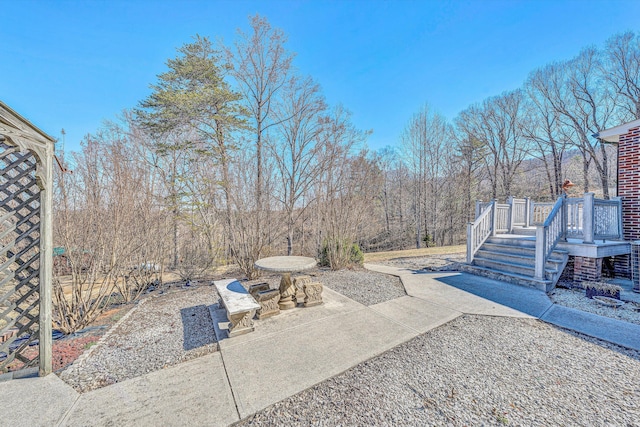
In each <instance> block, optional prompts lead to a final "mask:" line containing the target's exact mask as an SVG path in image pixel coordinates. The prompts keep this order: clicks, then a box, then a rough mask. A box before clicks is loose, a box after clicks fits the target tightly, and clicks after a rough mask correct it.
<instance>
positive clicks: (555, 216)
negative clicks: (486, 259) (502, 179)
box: [467, 193, 623, 278]
mask: <svg viewBox="0 0 640 427" xmlns="http://www.w3.org/2000/svg"><path fill="white" fill-rule="evenodd" d="M529 226H536V227H537V229H536V277H538V278H544V265H545V263H546V260H547V259H548V257H549V255H550V254H551V252H552V251H553V249H554V248H555V246H556V245H557V244H558V242H559V241H560V240H566V239H579V240H582V243H593V242H594V240H605V239H607V240H619V239H622V236H623V234H622V201H621V200H620V198H614V199H612V200H603V199H596V198H595V197H594V194H593V193H584V197H564V196H563V197H560V198H559V199H558V200H557V201H556V202H555V203H547V202H542V203H540V202H533V201H530V200H529V199H528V198H524V199H515V198H513V197H509V198H508V199H507V203H497V202H496V201H491V202H481V201H479V202H476V220H475V221H474V222H472V223H469V224H468V226H467V262H471V261H473V257H474V255H475V253H476V252H477V250H478V249H479V248H480V246H482V244H483V243H484V242H485V241H486V240H487V238H488V237H489V236H491V235H495V234H497V233H511V232H513V229H514V227H529Z"/></svg>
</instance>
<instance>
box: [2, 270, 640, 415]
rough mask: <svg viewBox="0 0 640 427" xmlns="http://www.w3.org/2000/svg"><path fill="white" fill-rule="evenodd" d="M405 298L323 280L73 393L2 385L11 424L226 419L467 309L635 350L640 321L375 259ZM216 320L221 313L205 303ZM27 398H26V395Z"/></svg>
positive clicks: (47, 384) (40, 384)
mask: <svg viewBox="0 0 640 427" xmlns="http://www.w3.org/2000/svg"><path fill="white" fill-rule="evenodd" d="M366 267H367V268H368V269H370V270H373V271H378V272H381V273H387V274H393V275H397V276H399V277H400V278H401V279H402V282H403V284H404V286H405V288H406V291H407V294H408V295H407V296H404V297H401V298H396V299H394V300H391V301H386V302H383V303H380V304H376V305H373V306H370V307H367V306H364V305H362V304H360V303H357V302H355V301H353V300H351V299H349V298H346V297H344V296H343V295H341V294H338V293H337V292H334V291H332V290H331V289H327V288H325V292H324V294H323V298H324V301H325V303H324V304H323V305H321V306H317V307H311V308H305V309H295V310H288V311H283V312H282V314H281V315H279V316H275V317H271V318H269V319H265V320H261V321H257V322H256V326H255V331H254V332H252V333H249V334H246V335H240V336H237V337H234V338H231V339H223V340H221V341H220V342H219V348H220V351H219V352H216V353H213V354H209V355H207V356H204V357H200V358H198V359H194V360H191V361H188V362H185V363H182V364H179V365H176V366H172V367H169V368H166V369H163V370H160V371H156V372H152V373H149V374H147V375H144V376H142V377H137V378H134V379H131V380H127V381H124V382H121V383H118V384H114V385H111V386H108V387H104V388H102V389H98V390H94V391H91V392H88V393H85V394H79V393H77V392H76V391H75V390H74V389H72V388H71V387H70V386H68V385H67V384H66V383H64V382H63V381H62V380H60V379H59V378H58V377H57V376H56V375H49V376H48V377H45V378H26V379H16V380H11V381H7V382H2V383H0V390H2V391H4V392H5V393H4V395H5V396H9V398H10V399H12V398H13V399H16V401H15V402H12V401H10V402H4V407H5V408H14V410H13V411H12V412H10V413H3V422H5V423H7V425H12V426H20V425H25V426H27V425H28V426H33V425H42V426H58V425H60V426H82V425H93V426H95V425H131V426H133V425H136V426H139V425H158V424H159V423H161V424H162V425H208V426H226V425H229V424H231V423H233V422H235V421H238V420H240V419H242V418H244V417H247V416H249V415H251V414H253V413H255V412H257V411H259V410H261V409H263V408H265V407H267V406H269V405H271V404H273V403H275V402H278V401H280V400H282V399H284V398H286V397H288V396H291V395H294V394H296V393H298V392H300V391H302V390H305V389H307V388H309V387H311V386H313V385H314V384H317V383H319V382H322V381H324V380H326V379H328V378H330V377H332V376H335V375H337V374H339V373H341V372H343V371H345V370H347V369H349V368H351V367H353V366H355V365H357V364H359V363H361V362H364V361H366V360H368V359H370V358H372V357H374V356H376V355H379V354H381V353H383V352H385V351H387V350H389V349H391V348H393V347H394V346H397V345H398V344H400V343H402V342H405V341H408V340H411V339H412V338H414V337H416V336H418V335H420V334H423V333H425V332H427V331H429V330H431V329H433V328H436V327H438V326H440V325H442V324H445V323H447V322H449V321H451V320H453V319H455V318H456V317H458V316H461V315H463V314H476V315H486V316H503V317H519V318H523V317H524V318H540V319H542V320H544V321H547V322H549V323H552V324H554V325H558V326H561V327H565V328H569V329H573V330H577V331H579V332H583V333H585V334H587V335H591V336H595V337H598V338H602V339H605V340H608V341H611V342H614V343H617V344H621V345H623V346H626V347H630V348H634V349H637V350H640V325H633V324H629V323H625V322H621V321H617V320H613V319H607V318H602V317H600V316H596V315H592V314H588V313H583V312H578V311H576V310H572V309H568V308H564V307H560V306H556V305H553V304H552V303H551V301H550V300H549V298H548V297H547V296H546V294H544V293H543V292H540V291H537V290H534V289H530V288H525V287H519V286H516V285H510V284H506V283H501V282H497V281H494V280H490V279H485V278H481V277H477V276H473V275H469V274H465V273H420V272H414V271H412V270H404V269H398V268H393V267H386V266H380V265H367V266H366ZM210 310H211V314H212V318H213V319H214V323H215V324H216V325H218V326H219V325H222V326H223V327H224V322H225V321H226V318H225V316H224V312H223V311H222V310H220V309H218V307H217V306H211V307H210ZM25 396H29V397H30V399H24V397H25Z"/></svg>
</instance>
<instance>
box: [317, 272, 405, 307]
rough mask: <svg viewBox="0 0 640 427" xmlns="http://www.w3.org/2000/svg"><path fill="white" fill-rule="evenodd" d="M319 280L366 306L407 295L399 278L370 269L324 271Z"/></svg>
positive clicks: (319, 275)
mask: <svg viewBox="0 0 640 427" xmlns="http://www.w3.org/2000/svg"><path fill="white" fill-rule="evenodd" d="M318 280H319V281H320V282H322V283H323V284H324V286H326V287H328V288H331V289H333V290H334V291H336V292H338V293H340V294H342V295H344V296H346V297H348V298H351V299H352V300H354V301H357V302H359V303H360V304H364V305H366V306H369V305H374V304H378V303H381V302H385V301H389V300H392V299H395V298H400V297H402V296H405V295H406V294H407V292H406V291H405V290H404V286H403V285H402V282H401V281H400V279H399V278H397V277H395V276H390V275H387V274H380V273H374V272H372V271H368V270H360V269H358V270H340V271H322V272H320V273H319V274H318Z"/></svg>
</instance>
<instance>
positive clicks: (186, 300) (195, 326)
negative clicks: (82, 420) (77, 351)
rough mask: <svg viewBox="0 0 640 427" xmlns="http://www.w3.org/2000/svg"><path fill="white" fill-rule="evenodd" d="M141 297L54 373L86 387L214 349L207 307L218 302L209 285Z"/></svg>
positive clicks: (109, 382)
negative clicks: (87, 347) (96, 340)
mask: <svg viewBox="0 0 640 427" xmlns="http://www.w3.org/2000/svg"><path fill="white" fill-rule="evenodd" d="M143 301H144V303H142V304H139V305H138V306H136V307H135V308H134V309H133V310H132V311H131V312H130V313H129V314H128V315H127V316H126V318H123V319H121V320H120V321H119V322H118V323H117V324H116V325H114V326H113V327H112V329H111V330H110V331H109V332H108V333H107V334H106V335H105V336H104V337H103V338H102V339H101V340H100V342H99V343H98V344H97V345H96V346H95V347H93V348H91V349H90V350H89V351H88V352H85V353H84V354H83V355H82V356H81V357H80V358H79V359H78V360H76V362H75V363H74V364H73V365H71V366H70V367H68V368H67V369H66V370H64V371H63V372H62V373H61V374H60V378H62V379H63V380H64V381H66V382H67V383H68V384H70V385H71V386H72V387H73V388H75V389H76V390H78V391H80V392H86V391H89V390H93V389H96V388H100V387H104V386H107V385H110V384H114V383H117V382H121V381H124V380H126V379H129V378H133V377H137V376H140V375H143V374H146V373H148V372H151V371H155V370H158V369H162V368H164V367H167V366H171V365H175V364H177V363H180V362H184V361H187V360H190V359H193V358H196V357H199V356H203V355H205V354H208V353H211V352H214V351H217V349H218V345H217V342H216V336H215V332H214V330H213V322H212V320H211V315H210V314H209V309H208V308H207V306H208V305H212V304H215V303H217V302H218V293H217V292H216V290H215V288H214V287H213V286H208V285H204V286H199V287H193V288H187V289H184V290H179V291H174V292H172V293H169V294H163V295H158V296H152V297H149V298H147V299H145V300H143Z"/></svg>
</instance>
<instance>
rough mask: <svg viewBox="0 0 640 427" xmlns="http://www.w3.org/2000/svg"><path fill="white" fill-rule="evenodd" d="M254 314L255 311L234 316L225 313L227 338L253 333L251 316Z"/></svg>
mask: <svg viewBox="0 0 640 427" xmlns="http://www.w3.org/2000/svg"><path fill="white" fill-rule="evenodd" d="M255 314H256V311H255V310H249V311H244V312H241V313H236V314H229V313H228V312H227V318H228V319H229V332H228V333H229V338H231V337H235V336H236V335H242V334H246V333H249V332H253V316H255Z"/></svg>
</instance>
